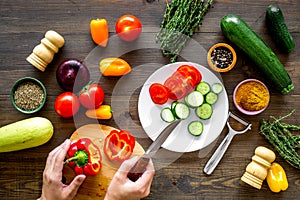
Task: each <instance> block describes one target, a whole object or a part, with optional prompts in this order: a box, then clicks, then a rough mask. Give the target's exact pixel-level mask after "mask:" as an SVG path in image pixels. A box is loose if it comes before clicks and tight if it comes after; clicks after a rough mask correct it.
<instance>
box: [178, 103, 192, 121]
mask: <svg viewBox="0 0 300 200" xmlns="http://www.w3.org/2000/svg"><path fill="white" fill-rule="evenodd" d="M174 113H175V117H177V118H178V119H187V118H188V117H189V116H190V109H189V107H188V106H187V105H185V104H184V103H181V102H178V103H177V104H176V105H175V108H174Z"/></svg>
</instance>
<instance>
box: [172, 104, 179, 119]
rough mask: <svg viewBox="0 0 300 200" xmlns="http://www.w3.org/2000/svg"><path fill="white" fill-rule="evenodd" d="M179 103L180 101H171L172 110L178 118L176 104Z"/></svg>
mask: <svg viewBox="0 0 300 200" xmlns="http://www.w3.org/2000/svg"><path fill="white" fill-rule="evenodd" d="M177 104H178V101H173V102H172V103H171V111H172V113H173V115H174V116H175V118H177V117H176V115H175V106H176V105H177Z"/></svg>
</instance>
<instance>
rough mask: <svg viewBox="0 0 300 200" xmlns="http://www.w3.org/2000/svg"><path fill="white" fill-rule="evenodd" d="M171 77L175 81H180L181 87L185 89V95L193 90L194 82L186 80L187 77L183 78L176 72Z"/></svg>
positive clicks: (183, 76) (189, 79)
mask: <svg viewBox="0 0 300 200" xmlns="http://www.w3.org/2000/svg"><path fill="white" fill-rule="evenodd" d="M172 77H174V78H176V79H180V81H181V82H182V83H181V86H182V87H184V88H185V90H186V93H189V92H191V91H193V90H194V88H195V82H194V81H192V79H191V78H188V77H189V76H185V75H183V74H182V73H179V72H178V71H175V72H174V73H173V74H172Z"/></svg>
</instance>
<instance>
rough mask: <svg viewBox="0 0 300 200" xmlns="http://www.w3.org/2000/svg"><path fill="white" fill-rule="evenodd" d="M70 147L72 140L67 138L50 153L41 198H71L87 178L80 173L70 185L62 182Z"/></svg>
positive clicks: (52, 199)
mask: <svg viewBox="0 0 300 200" xmlns="http://www.w3.org/2000/svg"><path fill="white" fill-rule="evenodd" d="M69 147H70V140H69V139H67V140H66V141H65V142H64V143H62V144H61V145H60V146H58V147H56V148H55V149H54V150H52V151H51V152H50V153H49V155H48V158H47V162H46V166H45V170H44V173H43V188H42V196H41V198H40V199H41V200H58V199H59V200H69V199H70V200H71V199H73V198H74V197H75V196H76V194H77V190H78V188H79V187H80V185H81V184H82V183H83V181H84V180H85V175H78V176H76V177H75V178H74V180H73V181H72V182H71V183H70V185H65V184H63V183H62V170H63V166H64V158H65V157H66V154H67V151H68V149H69Z"/></svg>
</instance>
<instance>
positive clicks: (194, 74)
mask: <svg viewBox="0 0 300 200" xmlns="http://www.w3.org/2000/svg"><path fill="white" fill-rule="evenodd" d="M177 72H179V73H180V74H182V76H184V77H185V78H186V79H187V81H188V82H189V83H190V84H191V85H192V87H195V86H196V85H197V84H198V83H200V81H201V80H202V75H201V73H200V72H199V70H198V69H197V68H195V67H194V66H191V65H181V66H180V67H178V69H177Z"/></svg>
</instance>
